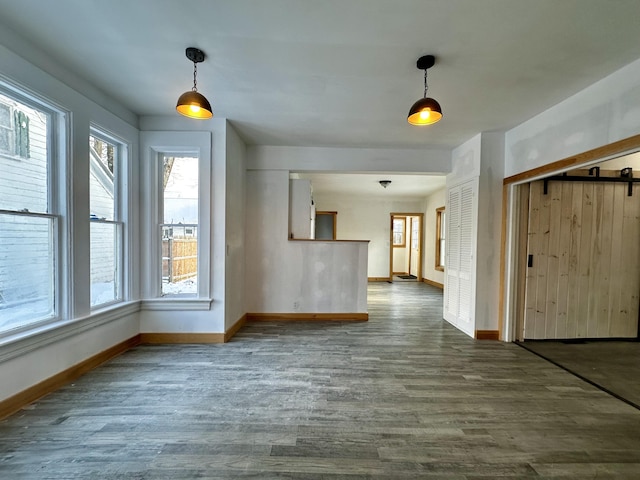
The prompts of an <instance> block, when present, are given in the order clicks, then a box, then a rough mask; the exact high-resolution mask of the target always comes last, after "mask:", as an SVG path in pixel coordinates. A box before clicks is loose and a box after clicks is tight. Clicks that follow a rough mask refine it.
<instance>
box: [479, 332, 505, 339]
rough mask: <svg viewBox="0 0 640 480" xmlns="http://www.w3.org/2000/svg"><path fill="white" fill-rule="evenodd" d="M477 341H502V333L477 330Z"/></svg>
mask: <svg viewBox="0 0 640 480" xmlns="http://www.w3.org/2000/svg"><path fill="white" fill-rule="evenodd" d="M476 340H500V331H499V330H476Z"/></svg>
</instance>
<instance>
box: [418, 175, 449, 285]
mask: <svg viewBox="0 0 640 480" xmlns="http://www.w3.org/2000/svg"><path fill="white" fill-rule="evenodd" d="M446 194H447V190H446V188H442V189H440V190H438V191H437V192H434V193H432V194H431V195H429V196H428V197H427V198H426V199H425V201H424V232H425V237H424V255H423V262H424V263H423V265H422V276H423V277H424V278H426V279H428V280H432V281H434V282H438V283H441V284H443V285H444V272H441V271H439V270H436V268H435V266H436V208H440V207H444V204H445V202H446V198H447V197H446ZM445 213H446V212H445ZM445 243H446V240H445ZM445 248H446V247H445Z"/></svg>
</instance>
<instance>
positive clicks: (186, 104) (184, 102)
mask: <svg viewBox="0 0 640 480" xmlns="http://www.w3.org/2000/svg"><path fill="white" fill-rule="evenodd" d="M186 55H187V58H188V59H189V60H191V61H192V62H193V88H192V89H191V90H190V91H188V92H185V93H183V94H182V95H180V98H178V104H177V105H176V110H177V111H178V113H179V114H181V115H184V116H185V117H189V118H196V119H200V120H206V119H208V118H211V117H213V109H212V108H211V104H210V103H209V100H207V99H206V98H205V96H204V95H202V94H200V93H198V89H197V88H196V86H197V82H196V76H197V73H198V70H197V65H196V64H198V63H200V62H204V57H205V55H204V52H203V51H202V50H199V49H197V48H193V47H189V48H187V51H186Z"/></svg>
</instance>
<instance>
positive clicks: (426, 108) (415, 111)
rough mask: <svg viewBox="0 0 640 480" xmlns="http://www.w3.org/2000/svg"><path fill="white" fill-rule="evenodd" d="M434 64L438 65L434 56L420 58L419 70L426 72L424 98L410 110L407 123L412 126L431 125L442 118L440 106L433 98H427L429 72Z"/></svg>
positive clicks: (417, 64)
mask: <svg viewBox="0 0 640 480" xmlns="http://www.w3.org/2000/svg"><path fill="white" fill-rule="evenodd" d="M434 63H436V58H435V57H434V56H433V55H425V56H424V57H420V58H419V59H418V62H417V63H416V66H417V67H418V70H424V97H423V98H421V99H420V100H418V101H417V102H416V103H414V104H413V106H412V107H411V110H409V115H408V116H407V121H408V122H409V123H410V124H411V125H431V124H432V123H436V122H438V121H440V119H441V118H442V109H441V108H440V104H439V103H438V102H436V101H435V100H434V99H433V98H427V90H428V88H429V87H428V86H427V70H428V69H430V68H431V67H433V65H434Z"/></svg>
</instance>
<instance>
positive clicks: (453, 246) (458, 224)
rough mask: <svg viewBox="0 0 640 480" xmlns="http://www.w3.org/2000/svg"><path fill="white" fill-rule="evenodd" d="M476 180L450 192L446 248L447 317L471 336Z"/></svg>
mask: <svg viewBox="0 0 640 480" xmlns="http://www.w3.org/2000/svg"><path fill="white" fill-rule="evenodd" d="M476 191H477V180H473V181H469V182H467V183H464V184H462V185H459V186H457V187H454V188H451V189H449V191H448V193H447V205H446V211H447V212H448V218H447V232H446V238H447V249H446V267H445V298H444V318H445V320H447V321H448V322H450V323H451V324H453V325H455V326H456V327H457V328H459V329H460V330H462V331H463V332H465V333H467V334H468V335H470V336H473V335H474V334H475V250H476V232H477V225H476V215H477V195H476Z"/></svg>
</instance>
